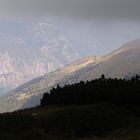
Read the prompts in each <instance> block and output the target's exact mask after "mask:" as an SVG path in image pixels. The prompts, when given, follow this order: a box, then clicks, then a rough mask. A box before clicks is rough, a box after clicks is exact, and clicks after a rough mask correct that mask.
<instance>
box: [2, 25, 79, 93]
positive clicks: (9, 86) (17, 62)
mask: <svg viewBox="0 0 140 140" xmlns="http://www.w3.org/2000/svg"><path fill="white" fill-rule="evenodd" d="M24 34H25V35H24ZM0 44H1V46H0V95H1V94H4V93H5V92H6V91H9V90H13V89H14V88H15V87H17V86H19V85H20V84H23V83H25V82H27V81H30V80H32V79H33V78H36V77H38V76H42V75H44V74H45V73H49V72H52V71H54V70H56V69H58V68H60V67H63V66H65V65H67V64H70V63H71V62H73V61H75V60H77V59H79V58H80V56H79V54H78V53H77V51H76V50H75V49H74V47H73V45H72V44H71V43H70V41H69V40H68V39H67V37H66V36H65V35H64V34H63V33H61V32H60V31H58V30H57V29H56V28H55V26H54V25H52V24H50V23H47V22H46V23H36V24H33V25H31V26H30V27H29V28H27V29H26V28H25V29H24V32H22V33H21V36H20V37H19V36H17V35H15V34H10V33H0Z"/></svg>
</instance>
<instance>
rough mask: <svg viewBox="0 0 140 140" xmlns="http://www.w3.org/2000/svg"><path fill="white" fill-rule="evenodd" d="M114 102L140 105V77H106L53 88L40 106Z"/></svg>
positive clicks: (45, 95)
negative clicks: (128, 78) (126, 78)
mask: <svg viewBox="0 0 140 140" xmlns="http://www.w3.org/2000/svg"><path fill="white" fill-rule="evenodd" d="M95 102H96V103H97V102H113V103H117V104H128V105H132V104H133V105H134V104H136V105H137V104H140V77H139V76H138V75H136V76H134V77H132V78H131V79H130V80H125V79H117V78H113V79H112V78H108V79H107V78H105V76H104V75H102V76H101V78H99V79H95V80H92V81H86V82H83V81H81V82H80V83H76V84H73V85H65V86H64V87H60V86H59V85H58V86H57V87H56V88H52V89H51V91H50V93H45V94H44V95H43V98H42V99H41V102H40V105H41V106H46V105H70V104H77V105H81V104H92V103H95Z"/></svg>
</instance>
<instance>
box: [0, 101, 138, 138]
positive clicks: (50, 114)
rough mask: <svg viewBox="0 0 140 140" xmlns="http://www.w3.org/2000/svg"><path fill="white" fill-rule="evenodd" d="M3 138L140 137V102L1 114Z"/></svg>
mask: <svg viewBox="0 0 140 140" xmlns="http://www.w3.org/2000/svg"><path fill="white" fill-rule="evenodd" d="M0 139H2V140H25V139H26V140H32V139H33V140H44V139H47V140H66V139H71V140H92V139H94V140H131V139H135V140H139V139H140V106H131V107H130V106H119V105H115V104H112V103H103V102H101V103H94V104H92V105H81V106H75V105H73V106H65V107H64V106H48V107H44V108H34V109H29V110H24V111H18V112H14V113H9V114H8V113H7V114H1V115H0Z"/></svg>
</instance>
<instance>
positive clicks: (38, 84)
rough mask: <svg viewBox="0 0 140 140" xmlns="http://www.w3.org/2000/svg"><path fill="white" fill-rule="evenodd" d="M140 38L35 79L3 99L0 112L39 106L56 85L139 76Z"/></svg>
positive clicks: (0, 100)
mask: <svg viewBox="0 0 140 140" xmlns="http://www.w3.org/2000/svg"><path fill="white" fill-rule="evenodd" d="M139 60H140V39H138V40H135V41H132V42H130V43H127V44H125V45H123V46H122V47H121V48H119V49H117V50H115V51H114V52H112V53H110V54H108V55H105V56H100V57H95V56H93V57H87V58H83V59H80V60H79V61H76V62H75V63H72V64H71V65H68V66H66V67H64V68H61V69H58V70H56V71H54V72H51V73H49V74H46V75H44V76H41V77H39V78H36V79H33V80H32V81H30V82H28V83H26V84H23V85H21V86H19V87H18V88H16V89H15V90H14V91H12V92H11V93H10V94H9V95H7V96H4V97H3V98H1V99H0V111H1V112H3V111H13V110H17V109H21V108H26V107H33V106H35V105H38V104H39V102H40V98H41V97H42V94H43V93H45V92H49V90H50V89H51V88H52V87H55V86H56V85H57V84H60V85H61V86H63V85H65V84H72V83H76V82H79V81H81V80H83V81H86V80H92V79H95V78H98V77H100V76H101V75H102V74H105V76H106V77H117V78H124V77H126V76H128V75H135V74H139V73H140V61H139Z"/></svg>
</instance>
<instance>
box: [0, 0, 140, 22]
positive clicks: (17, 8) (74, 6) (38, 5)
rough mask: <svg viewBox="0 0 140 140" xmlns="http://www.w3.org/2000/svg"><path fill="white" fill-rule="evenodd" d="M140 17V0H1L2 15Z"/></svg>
mask: <svg viewBox="0 0 140 140" xmlns="http://www.w3.org/2000/svg"><path fill="white" fill-rule="evenodd" d="M47 15H54V16H64V17H81V18H91V19H93V18H110V19H111V18H112V19H113V18H126V19H137V20H139V19H140V0H0V16H1V17H4V16H9V17H10V16H47Z"/></svg>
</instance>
